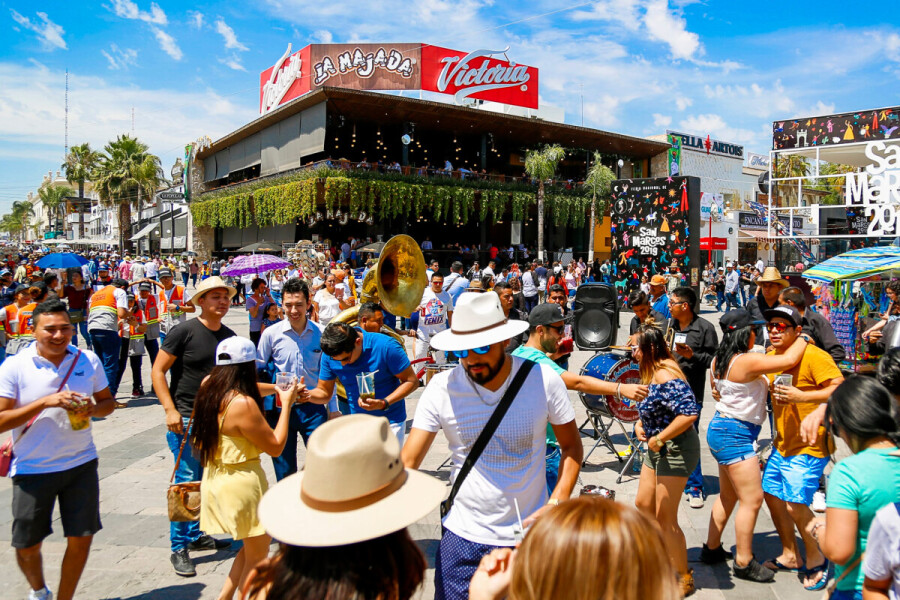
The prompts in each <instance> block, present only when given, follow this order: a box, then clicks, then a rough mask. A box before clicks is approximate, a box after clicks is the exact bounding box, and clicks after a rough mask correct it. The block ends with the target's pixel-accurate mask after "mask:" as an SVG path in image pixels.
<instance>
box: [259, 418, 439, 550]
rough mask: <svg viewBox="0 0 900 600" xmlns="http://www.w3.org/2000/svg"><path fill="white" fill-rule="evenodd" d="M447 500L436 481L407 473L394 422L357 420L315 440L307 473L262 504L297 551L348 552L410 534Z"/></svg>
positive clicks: (262, 514)
mask: <svg viewBox="0 0 900 600" xmlns="http://www.w3.org/2000/svg"><path fill="white" fill-rule="evenodd" d="M446 495H447V486H446V485H445V484H444V483H443V482H442V481H440V480H439V479H437V478H435V477H431V476H430V475H425V474H424V473H420V472H419V471H414V470H411V469H404V468H403V463H402V462H401V461H400V442H398V441H397V436H396V435H394V433H393V432H392V431H391V428H390V424H389V423H388V420H387V419H385V418H384V417H375V416H372V415H361V414H358V415H350V416H347V417H341V418H340V419H334V420H332V421H328V422H327V423H325V424H323V425H322V426H321V427H319V428H318V429H316V431H315V432H314V433H313V434H312V435H311V436H310V438H309V444H308V445H307V448H306V466H305V468H304V469H303V471H302V472H300V473H295V474H294V475H291V476H289V477H286V478H284V479H282V480H281V481H280V482H279V483H277V484H276V485H275V486H274V487H272V489H270V490H269V491H268V492H266V494H265V496H263V499H262V501H261V502H260V504H259V520H260V521H261V522H262V525H263V527H265V528H266V531H267V532H268V533H269V535H271V536H272V537H273V538H275V539H276V540H278V541H280V542H284V543H285V544H289V545H291V546H311V547H321V546H346V545H347V544H355V543H357V542H364V541H366V540H371V539H375V538H378V537H381V536H384V535H388V534H389V533H393V532H395V531H399V530H401V529H403V528H404V527H407V526H409V525H411V524H413V523H415V522H416V521H418V520H419V519H421V518H423V517H424V516H425V515H427V514H428V513H429V512H431V511H432V510H434V508H435V507H437V505H438V504H440V503H441V501H442V500H443V499H444V496H446Z"/></svg>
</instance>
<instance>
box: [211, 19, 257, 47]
mask: <svg viewBox="0 0 900 600" xmlns="http://www.w3.org/2000/svg"><path fill="white" fill-rule="evenodd" d="M216 32H218V34H219V35H221V36H222V38H223V39H224V40H225V47H226V48H234V49H235V50H243V51H247V50H249V48H247V46H245V45H243V44H242V43H240V42H239V41H238V39H237V35H235V33H234V29H232V28H231V27H229V26H228V25H227V24H226V23H225V21H224V19H222V18H221V17H220V18H219V19H217V20H216Z"/></svg>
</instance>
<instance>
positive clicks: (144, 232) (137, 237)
mask: <svg viewBox="0 0 900 600" xmlns="http://www.w3.org/2000/svg"><path fill="white" fill-rule="evenodd" d="M157 227H159V222H156V223H150V224H149V225H147V226H146V227H144V228H143V229H141V230H140V231H138V232H137V233H136V234H134V236H132V237H131V241H132V242H136V241H138V240H140V239H143V238H145V237H147V236H148V235H150V232H151V231H153V230H154V229H156V228H157Z"/></svg>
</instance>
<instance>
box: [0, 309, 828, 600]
mask: <svg viewBox="0 0 900 600" xmlns="http://www.w3.org/2000/svg"><path fill="white" fill-rule="evenodd" d="M705 310H708V309H705ZM703 316H704V317H705V318H707V319H709V320H710V321H711V322H713V323H714V324H716V325H717V324H718V315H717V313H715V312H710V313H704V315H703ZM630 318H631V314H630V313H623V314H622V317H621V319H620V321H621V326H620V331H619V340H620V342H621V341H624V339H625V337H626V334H627V329H628V322H629V320H630ZM225 323H226V324H227V325H228V326H229V327H231V328H232V329H234V330H235V331H237V332H238V333H239V334H242V335H246V334H247V331H248V322H247V316H246V312H245V311H244V309H243V307H238V308H232V310H231V311H230V312H229V314H228V316H227V317H226V320H225ZM717 329H718V327H717ZM592 356H593V354H592V353H590V352H582V351H576V352H575V353H574V355H573V356H572V359H571V360H570V369H571V370H572V371H573V372H578V371H579V370H580V369H581V367H582V366H583V365H584V363H585V362H587V361H588V360H589V359H590V358H591V357H592ZM143 379H144V385H145V389H149V381H150V367H149V359H147V360H145V363H144V371H143ZM120 390H121V391H120V397H119V399H120V400H121V401H128V402H129V406H128V407H127V408H124V409H120V410H116V411H115V412H114V413H113V414H112V415H110V416H109V417H108V418H106V419H104V420H102V421H96V422H94V424H93V434H94V440H95V443H96V445H97V448H98V451H99V453H100V463H99V464H100V467H99V469H100V493H101V504H100V510H101V514H102V520H103V530H102V531H101V532H99V533H98V534H97V536H96V537H95V539H94V544H93V548H92V551H91V556H90V559H89V560H88V564H87V567H86V569H85V572H84V576H83V577H82V579H81V583H80V585H79V588H78V593H77V594H76V597H77V598H80V599H85V600H87V599H91V600H93V599H97V600H101V599H116V600H138V599H141V600H196V599H201V598H202V599H205V598H215V597H216V596H217V594H218V592H219V590H220V589H221V586H222V583H223V581H224V579H225V576H226V574H227V573H228V570H229V569H230V567H231V559H232V558H233V557H234V553H235V552H236V548H235V547H234V546H236V545H237V544H235V545H234V546H233V547H232V549H231V550H226V551H218V552H195V553H193V554H192V556H193V558H194V559H195V561H196V563H197V577H194V578H190V579H185V578H181V577H179V576H178V575H176V574H175V573H174V571H173V570H172V567H171V564H170V563H169V554H170V551H169V527H168V519H167V517H166V501H165V489H166V485H167V484H168V480H169V476H170V475H171V472H172V468H173V460H172V456H171V454H170V453H169V451H168V449H167V447H166V442H165V424H164V415H163V411H162V408H161V407H160V405H159V403H158V401H157V400H156V399H155V398H154V397H152V396H146V397H143V398H140V399H137V400H131V399H130V397H127V396H128V395H129V392H130V390H131V373H130V370H128V372H127V373H126V374H125V377H124V379H123V381H122V385H121V388H120ZM420 394H421V391H418V392H416V393H414V394H413V395H412V397H411V398H409V399H407V410H408V412H409V415H410V418H411V417H412V415H413V414H414V413H415V406H416V402H417V399H418V397H419V396H420ZM570 397H571V399H572V403H573V405H574V406H575V409H576V414H577V415H578V423H579V424H581V423H582V422H583V421H584V420H585V411H584V408H583V406H582V404H581V402H580V400H579V399H578V396H577V394H574V393H570ZM707 398H709V395H708V392H707ZM712 416H713V409H712V402H707V403H706V406H705V407H704V410H703V414H702V417H701V426H700V433H701V438H702V439H703V440H704V448H705V437H706V436H705V431H706V425H707V424H708V422H709V421H710V419H711V418H712ZM768 436H769V431H768V429H767V428H764V430H763V433H762V437H763V438H766V437H768ZM0 437H3V438H5V435H4V436H0ZM614 439H615V440H616V442H618V443H621V442H623V438H622V437H621V436H614ZM583 441H584V445H585V453H587V451H588V450H589V449H590V448H591V447H592V446H593V444H594V441H593V440H592V439H591V438H590V437H588V436H587V435H585V436H583ZM761 441H762V440H761ZM299 454H300V456H299V460H300V463H301V464H302V461H303V458H304V449H303V446H302V444H301V445H300V450H299ZM448 454H449V452H448V450H447V442H446V439H445V438H444V437H443V435H442V434H438V436H437V438H436V440H435V443H434V446H433V447H432V449H431V451H430V452H429V454H428V457H427V458H426V459H425V462H424V463H423V466H422V468H423V470H424V471H425V472H427V473H430V474H433V475H435V476H437V477H440V478H442V479H444V480H448V478H449V470H448V469H447V468H443V469H439V466H440V465H441V463H442V462H443V461H444V459H445V458H446V457H447V456H448ZM702 464H703V472H704V474H705V485H706V487H707V492H708V493H709V494H710V497H709V498H708V499H707V501H706V506H705V507H704V508H703V509H700V510H696V509H691V508H690V507H689V506H688V504H687V502H683V503H682V509H681V511H680V514H679V520H680V523H681V525H682V528H683V529H684V533H685V537H686V538H687V545H688V557H689V559H690V560H691V561H692V565H691V566H692V567H693V568H694V572H695V579H696V582H697V586H698V588H699V589H698V592H697V594H696V595H695V596H694V597H695V598H698V600H707V599H710V600H711V599H718V598H729V599H735V600H741V599H745V598H746V599H747V600H768V599H788V598H810V597H812V596H811V595H810V594H809V593H807V592H806V591H805V590H803V588H802V586H801V584H800V583H799V581H798V579H797V575H796V574H789V573H779V574H778V575H777V576H776V580H775V583H773V584H767V585H765V584H754V583H750V582H746V581H742V580H738V579H734V578H733V577H732V576H731V573H730V569H729V568H728V567H726V566H724V565H719V566H715V567H708V566H706V565H703V564H702V563H699V562H698V561H697V557H698V554H699V549H700V547H701V544H702V542H703V541H705V539H706V531H707V524H708V521H709V513H710V507H711V506H712V501H713V499H714V497H715V494H717V493H718V477H717V470H716V465H715V462H714V461H713V459H712V457H711V456H710V454H709V452H708V451H706V450H704V452H703V458H702ZM263 465H264V467H265V469H266V472H267V474H268V477H269V481H270V482H272V483H274V481H275V476H274V472H273V471H272V467H271V461H269V460H267V459H265V458H264V459H263ZM619 468H620V467H619V463H618V461H617V459H616V457H615V456H613V454H612V453H611V452H610V451H609V450H606V449H604V448H603V447H600V448H598V449H597V450H596V451H595V452H594V453H593V454H592V455H591V457H590V461H589V463H588V464H587V466H585V468H584V469H583V471H582V473H581V477H580V483H581V484H595V485H603V486H606V487H609V488H612V489H614V490H616V493H617V501H619V502H624V503H628V504H633V503H634V497H635V494H636V492H637V483H638V477H637V473H633V472H629V473H627V474H626V476H625V477H624V479H623V480H622V483H621V484H616V482H615V481H616V477H617V475H618V469H619ZM11 502H12V489H11V482H10V480H9V479H6V478H4V479H2V480H0V599H15V598H27V597H28V586H27V584H26V582H25V578H24V577H23V576H22V574H21V572H20V571H19V570H18V568H17V566H16V559H15V554H14V552H13V549H12V548H11V547H10V546H9V540H10V538H11V522H12V514H11V509H10V506H11ZM53 527H54V532H53V534H52V535H51V536H50V537H48V538H47V539H46V540H45V542H44V546H43V555H44V569H45V575H46V578H47V581H48V585H49V586H50V588H51V589H53V590H55V589H56V588H57V584H58V579H59V567H60V562H61V560H62V555H63V553H64V552H65V539H64V538H63V537H62V531H61V529H62V527H61V524H60V522H59V514H58V510H57V512H56V515H55V520H54V523H53ZM756 531H757V533H756V536H755V540H754V548H755V550H756V552H757V556H758V558H760V559H763V558H768V557H770V556H775V555H776V554H777V553H778V552H779V551H780V545H779V543H778V537H777V535H776V534H775V530H774V527H773V525H772V521H771V519H770V518H769V515H768V512H767V511H766V509H765V507H764V508H763V510H762V512H761V513H760V516H759V521H758V523H757V526H756ZM410 532H411V534H412V536H413V537H414V539H416V541H417V542H418V543H419V544H420V546H421V548H422V550H423V551H424V552H425V554H426V556H427V557H428V561H429V569H428V572H427V574H426V583H425V585H424V586H423V589H422V591H421V593H420V594H419V597H420V598H422V599H430V598H432V597H433V585H432V581H433V575H434V569H433V563H434V555H435V552H436V550H437V545H438V542H439V540H440V534H441V531H440V519H439V515H438V511H437V510H436V509H435V510H434V511H433V512H432V513H431V514H430V515H429V516H428V517H426V518H425V519H423V520H422V521H421V522H419V523H416V524H415V525H413V526H411V527H410ZM733 544H734V528H733V519H732V522H731V523H729V526H728V528H727V530H726V532H725V546H726V547H727V548H731V547H732V545H733Z"/></svg>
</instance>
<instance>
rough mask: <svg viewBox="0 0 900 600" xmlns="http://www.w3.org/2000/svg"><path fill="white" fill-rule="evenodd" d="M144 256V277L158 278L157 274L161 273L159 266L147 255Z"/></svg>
mask: <svg viewBox="0 0 900 600" xmlns="http://www.w3.org/2000/svg"><path fill="white" fill-rule="evenodd" d="M144 258H145V259H146V260H145V261H144V277H146V278H147V279H156V276H157V275H159V266H158V265H157V264H156V263H155V262H154V261H152V260H150V259H149V258H147V257H146V256H145V257H144Z"/></svg>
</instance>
